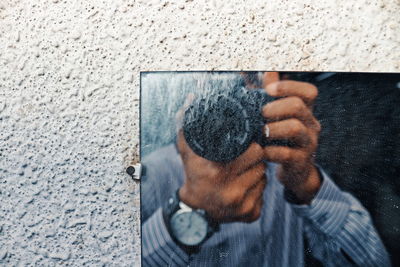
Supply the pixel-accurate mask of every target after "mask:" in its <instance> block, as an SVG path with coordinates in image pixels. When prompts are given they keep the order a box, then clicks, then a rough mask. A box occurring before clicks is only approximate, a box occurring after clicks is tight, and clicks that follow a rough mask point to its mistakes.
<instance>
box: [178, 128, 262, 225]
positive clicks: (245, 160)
mask: <svg viewBox="0 0 400 267" xmlns="http://www.w3.org/2000/svg"><path fill="white" fill-rule="evenodd" d="M178 150H179V153H180V155H181V157H182V160H183V164H184V167H185V174H186V177H185V183H184V185H183V186H182V187H181V188H180V190H179V197H180V199H181V200H182V201H183V202H184V203H185V204H187V205H189V206H190V207H192V208H195V209H203V210H205V211H206V212H207V213H208V215H209V216H210V217H211V218H212V219H214V220H215V221H217V222H233V221H243V222H252V221H255V220H257V219H258V218H259V217H260V213H261V208H262V205H263V192H264V188H265V185H266V176H265V164H264V163H263V162H262V160H263V153H264V152H263V149H262V147H261V146H260V145H258V144H256V143H253V144H251V145H250V147H249V148H248V149H247V150H246V151H245V152H244V153H243V154H242V155H240V156H239V157H238V158H236V159H235V160H233V161H231V162H229V163H219V162H213V161H209V160H207V159H205V158H202V157H200V156H198V155H197V154H195V153H194V152H193V151H192V150H191V149H190V147H189V146H188V145H187V143H186V140H185V138H184V136H183V133H182V131H180V132H179V134H178Z"/></svg>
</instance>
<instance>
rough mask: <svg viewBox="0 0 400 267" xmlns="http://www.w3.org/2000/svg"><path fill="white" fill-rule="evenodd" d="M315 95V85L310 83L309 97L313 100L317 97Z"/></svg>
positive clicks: (316, 90)
mask: <svg viewBox="0 0 400 267" xmlns="http://www.w3.org/2000/svg"><path fill="white" fill-rule="evenodd" d="M317 96H318V88H317V87H316V86H315V85H313V84H310V98H311V99H312V100H313V99H315V98H317Z"/></svg>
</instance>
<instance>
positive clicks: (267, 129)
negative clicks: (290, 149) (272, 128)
mask: <svg viewBox="0 0 400 267" xmlns="http://www.w3.org/2000/svg"><path fill="white" fill-rule="evenodd" d="M264 134H265V137H266V138H268V137H269V127H268V125H267V124H265V132H264Z"/></svg>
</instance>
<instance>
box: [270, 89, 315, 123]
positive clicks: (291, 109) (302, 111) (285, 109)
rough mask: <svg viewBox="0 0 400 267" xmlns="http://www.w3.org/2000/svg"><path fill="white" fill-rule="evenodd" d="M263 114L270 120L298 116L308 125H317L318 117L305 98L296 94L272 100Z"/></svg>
mask: <svg viewBox="0 0 400 267" xmlns="http://www.w3.org/2000/svg"><path fill="white" fill-rule="evenodd" d="M262 115H263V117H264V118H266V119H268V120H269V121H278V120H284V119H289V118H296V119H299V120H300V121H301V122H303V123H304V124H305V125H306V126H307V127H316V125H315V124H316V122H317V121H316V119H315V118H314V115H313V114H312V112H311V110H310V109H309V108H308V107H307V106H306V105H305V103H304V102H303V100H301V99H300V98H299V97H296V96H290V97H285V98H282V99H278V100H275V101H272V102H270V103H268V104H267V105H265V106H264V107H263V109H262Z"/></svg>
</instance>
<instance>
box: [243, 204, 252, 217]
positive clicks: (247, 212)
mask: <svg viewBox="0 0 400 267" xmlns="http://www.w3.org/2000/svg"><path fill="white" fill-rule="evenodd" d="M252 213H253V203H251V202H249V201H247V202H246V203H244V204H243V205H242V207H241V209H240V214H241V215H242V216H244V217H249V216H251V214H252Z"/></svg>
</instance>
